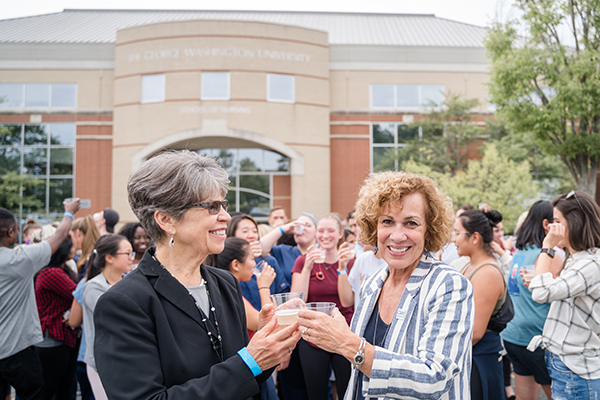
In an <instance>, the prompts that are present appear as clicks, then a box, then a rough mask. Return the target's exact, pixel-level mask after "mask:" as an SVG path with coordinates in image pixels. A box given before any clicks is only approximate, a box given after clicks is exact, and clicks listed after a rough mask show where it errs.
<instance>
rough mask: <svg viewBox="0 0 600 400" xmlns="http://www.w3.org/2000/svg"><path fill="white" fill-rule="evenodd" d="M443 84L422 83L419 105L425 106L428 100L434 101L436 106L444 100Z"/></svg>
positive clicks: (428, 102)
mask: <svg viewBox="0 0 600 400" xmlns="http://www.w3.org/2000/svg"><path fill="white" fill-rule="evenodd" d="M444 99H445V96H444V86H443V85H422V86H421V105H422V106H427V105H429V104H430V102H434V103H435V104H436V105H437V106H440V105H442V103H443V102H444Z"/></svg>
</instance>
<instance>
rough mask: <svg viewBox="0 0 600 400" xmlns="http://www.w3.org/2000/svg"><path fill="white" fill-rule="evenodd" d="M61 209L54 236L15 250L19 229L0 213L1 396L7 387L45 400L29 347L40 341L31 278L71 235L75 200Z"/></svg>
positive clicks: (36, 360) (26, 399)
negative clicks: (13, 247) (61, 217)
mask: <svg viewBox="0 0 600 400" xmlns="http://www.w3.org/2000/svg"><path fill="white" fill-rule="evenodd" d="M63 204H64V207H65V215H64V217H63V219H62V221H61V223H60V225H59V226H58V229H57V230H56V233H55V235H54V236H52V237H51V238H49V239H48V240H45V241H43V242H41V243H38V244H32V245H29V246H19V247H18V248H16V249H14V250H13V249H11V247H12V246H14V245H15V244H16V243H17V240H18V238H19V225H18V224H17V221H16V219H15V217H14V216H13V214H12V213H11V212H10V211H8V210H6V209H4V208H0V305H1V306H0V393H2V394H3V395H4V394H5V393H6V392H7V389H8V386H9V385H10V386H12V387H13V388H15V391H16V393H17V396H18V397H19V399H21V400H29V399H35V400H39V399H43V389H44V376H43V372H42V365H41V362H40V359H39V356H38V354H37V351H36V349H35V347H34V346H33V345H34V344H36V343H39V342H41V341H42V340H43V334H42V328H41V325H40V318H39V314H38V311H37V306H36V300H35V290H34V285H33V277H34V275H35V274H36V273H37V272H38V271H39V270H40V269H42V268H43V267H44V266H46V265H48V263H49V262H50V259H51V257H52V254H54V253H55V252H56V251H57V250H58V248H59V247H60V245H61V244H62V243H63V242H64V240H65V239H66V238H67V236H68V235H69V230H70V228H71V223H72V221H73V215H74V214H75V213H76V212H77V211H78V210H79V199H75V200H73V201H71V202H69V203H66V202H65V203H63Z"/></svg>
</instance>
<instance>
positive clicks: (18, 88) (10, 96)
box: [0, 83, 23, 107]
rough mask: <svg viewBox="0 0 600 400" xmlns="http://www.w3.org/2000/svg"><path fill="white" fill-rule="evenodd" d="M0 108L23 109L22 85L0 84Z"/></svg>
mask: <svg viewBox="0 0 600 400" xmlns="http://www.w3.org/2000/svg"><path fill="white" fill-rule="evenodd" d="M0 107H23V84H22V83H2V84H0Z"/></svg>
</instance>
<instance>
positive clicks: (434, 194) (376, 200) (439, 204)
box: [354, 171, 454, 252]
mask: <svg viewBox="0 0 600 400" xmlns="http://www.w3.org/2000/svg"><path fill="white" fill-rule="evenodd" d="M413 193H421V195H423V197H425V207H426V216H425V218H426V222H427V231H426V232H425V250H427V251H430V252H436V251H438V250H440V249H441V248H442V247H443V246H444V245H445V244H446V243H448V242H449V241H450V235H451V230H452V225H453V222H454V219H453V217H452V201H451V200H450V199H449V198H448V197H446V196H445V195H444V194H443V193H442V191H441V190H440V189H439V187H438V186H437V185H436V184H435V183H434V182H433V181H432V180H431V179H429V178H427V177H425V176H423V175H417V174H411V173H407V172H392V171H388V172H381V173H378V174H374V175H372V176H371V177H369V178H367V179H366V180H365V182H364V183H363V186H362V187H361V189H360V192H359V195H358V202H357V203H356V212H355V213H354V217H355V218H356V223H357V224H358V227H359V239H360V241H361V242H362V243H365V244H368V245H371V246H377V221H378V219H379V217H380V216H381V214H382V213H383V209H384V208H385V207H386V206H387V205H394V204H401V203H402V201H403V199H404V196H407V195H409V194H413Z"/></svg>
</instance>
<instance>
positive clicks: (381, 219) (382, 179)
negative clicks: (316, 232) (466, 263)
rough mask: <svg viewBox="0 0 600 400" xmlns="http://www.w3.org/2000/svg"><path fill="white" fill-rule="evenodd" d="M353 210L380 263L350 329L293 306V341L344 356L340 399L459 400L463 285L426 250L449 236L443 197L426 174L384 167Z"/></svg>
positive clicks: (463, 391)
mask: <svg viewBox="0 0 600 400" xmlns="http://www.w3.org/2000/svg"><path fill="white" fill-rule="evenodd" d="M355 216H356V221H357V223H358V226H359V227H360V229H359V238H360V240H361V242H362V243H365V244H369V245H371V246H377V248H378V252H382V255H383V259H384V260H385V261H386V263H387V265H388V266H387V268H384V269H382V270H380V271H379V272H378V273H375V274H373V275H371V276H369V277H368V278H367V279H366V281H365V282H364V284H363V286H362V288H361V296H360V303H359V305H358V308H357V310H356V312H355V315H354V318H353V320H352V324H351V328H348V325H347V323H346V319H345V318H344V316H343V315H342V314H341V313H340V312H339V311H336V312H335V313H334V318H331V317H329V316H327V315H325V314H323V313H317V312H313V311H309V310H301V311H300V312H299V322H300V326H301V329H302V338H303V339H304V340H306V341H309V342H311V343H313V344H315V345H317V346H319V347H320V348H322V349H323V350H325V351H330V352H336V353H338V354H341V355H343V356H344V357H345V358H346V359H347V360H349V361H350V362H352V364H353V371H352V376H351V379H350V383H349V385H348V391H347V392H346V397H345V398H346V399H365V398H388V397H389V398H413V399H426V398H427V399H430V398H435V399H468V398H469V374H470V365H471V346H470V342H469V341H470V340H471V337H472V333H473V309H474V303H473V292H472V287H471V285H470V284H469V282H468V280H467V279H466V278H465V277H463V276H462V275H461V274H459V273H458V272H457V271H455V270H453V269H451V268H449V267H448V266H446V265H444V264H441V263H440V262H439V261H437V260H436V259H435V258H433V257H432V256H431V254H430V252H435V251H438V250H439V249H440V248H441V247H442V245H443V244H444V243H447V242H448V241H449V240H450V231H451V226H452V209H451V205H450V200H449V199H447V198H446V197H445V196H444V195H443V194H442V193H441V191H440V190H439V188H438V187H437V186H436V185H435V184H434V183H433V182H432V181H431V180H430V179H429V178H426V177H423V176H420V175H414V174H409V173H404V172H383V173H379V174H374V175H372V176H371V177H370V178H369V179H367V180H366V181H365V183H364V185H363V186H362V188H361V189H360V192H359V199H358V202H357V205H356V213H355Z"/></svg>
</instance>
